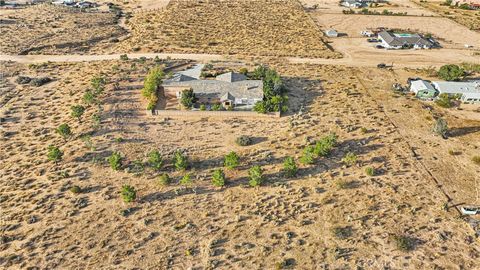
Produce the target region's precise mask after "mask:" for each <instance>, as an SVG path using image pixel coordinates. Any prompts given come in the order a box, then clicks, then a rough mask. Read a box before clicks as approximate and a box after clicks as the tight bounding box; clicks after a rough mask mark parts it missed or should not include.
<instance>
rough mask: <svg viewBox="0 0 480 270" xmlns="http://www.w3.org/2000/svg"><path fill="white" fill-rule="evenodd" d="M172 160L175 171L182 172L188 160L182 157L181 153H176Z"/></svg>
mask: <svg viewBox="0 0 480 270" xmlns="http://www.w3.org/2000/svg"><path fill="white" fill-rule="evenodd" d="M173 159H174V165H175V169H176V170H177V171H183V170H185V169H187V167H188V158H187V157H186V156H185V155H183V153H182V152H180V151H176V152H175V156H174V157H173Z"/></svg>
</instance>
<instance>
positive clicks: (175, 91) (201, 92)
mask: <svg viewBox="0 0 480 270" xmlns="http://www.w3.org/2000/svg"><path fill="white" fill-rule="evenodd" d="M185 74H189V72H188V70H187V71H184V72H182V73H177V74H175V75H174V76H173V77H172V78H170V79H167V80H165V81H164V82H163V84H162V87H163V91H164V95H165V96H170V97H173V96H175V97H176V98H177V99H179V98H181V95H182V91H183V90H186V89H192V90H193V92H194V93H195V96H196V97H197V99H198V101H197V103H198V104H205V105H213V104H222V105H223V107H225V108H227V107H229V106H233V107H236V108H237V109H244V110H251V109H252V108H253V106H254V105H255V103H257V102H259V101H262V100H263V81H262V80H248V79H247V77H246V76H244V75H242V74H239V73H234V72H228V73H225V74H221V75H218V76H217V77H216V78H215V79H214V80H202V79H199V78H194V77H191V76H188V75H185Z"/></svg>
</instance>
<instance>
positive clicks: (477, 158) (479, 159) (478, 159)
mask: <svg viewBox="0 0 480 270" xmlns="http://www.w3.org/2000/svg"><path fill="white" fill-rule="evenodd" d="M472 161H473V163H475V164H477V165H480V156H473V157H472Z"/></svg>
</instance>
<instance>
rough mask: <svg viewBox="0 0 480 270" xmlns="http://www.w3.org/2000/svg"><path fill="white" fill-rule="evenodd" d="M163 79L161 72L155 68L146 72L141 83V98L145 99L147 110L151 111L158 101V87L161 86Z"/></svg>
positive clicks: (158, 68) (160, 69) (157, 67)
mask: <svg viewBox="0 0 480 270" xmlns="http://www.w3.org/2000/svg"><path fill="white" fill-rule="evenodd" d="M164 77H165V74H164V73H163V70H162V68H161V67H159V66H155V67H153V68H151V69H150V70H149V71H148V74H147V76H146V77H145V81H144V83H143V89H142V96H143V97H144V98H146V99H147V102H148V105H147V110H153V109H154V108H155V106H156V105H157V101H158V87H159V86H160V85H161V84H162V80H163V78H164Z"/></svg>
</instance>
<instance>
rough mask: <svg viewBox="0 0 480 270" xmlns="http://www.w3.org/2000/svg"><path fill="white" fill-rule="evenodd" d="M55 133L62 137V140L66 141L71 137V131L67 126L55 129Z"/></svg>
mask: <svg viewBox="0 0 480 270" xmlns="http://www.w3.org/2000/svg"><path fill="white" fill-rule="evenodd" d="M57 133H58V134H59V135H60V136H62V138H63V139H64V140H67V139H68V138H70V137H71V136H72V129H71V128H70V126H69V125H68V124H61V125H60V126H58V128H57Z"/></svg>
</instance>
